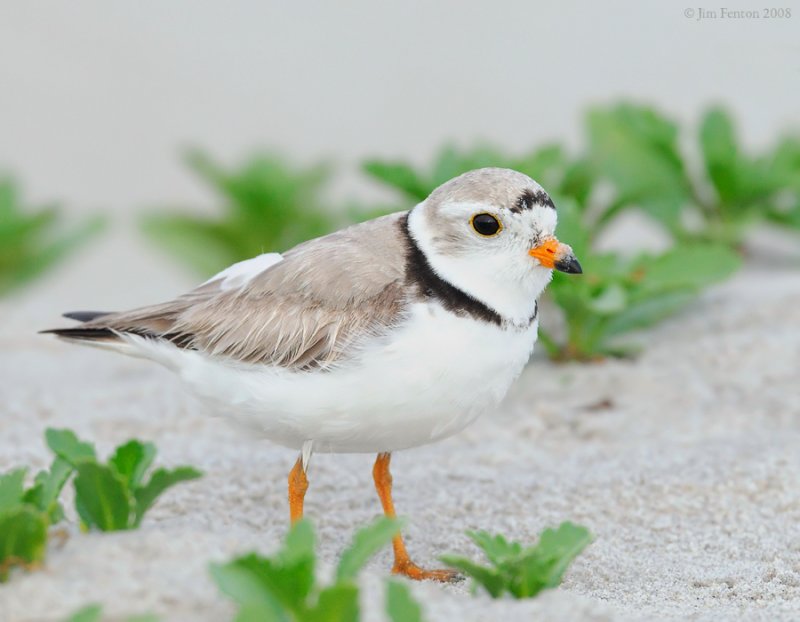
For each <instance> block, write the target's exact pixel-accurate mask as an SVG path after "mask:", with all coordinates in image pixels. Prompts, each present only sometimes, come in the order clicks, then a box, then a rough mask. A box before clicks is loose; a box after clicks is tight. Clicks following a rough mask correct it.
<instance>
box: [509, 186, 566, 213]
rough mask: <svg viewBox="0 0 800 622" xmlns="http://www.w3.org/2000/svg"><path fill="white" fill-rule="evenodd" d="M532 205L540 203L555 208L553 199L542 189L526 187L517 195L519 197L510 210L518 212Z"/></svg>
mask: <svg viewBox="0 0 800 622" xmlns="http://www.w3.org/2000/svg"><path fill="white" fill-rule="evenodd" d="M534 205H541V206H543V207H549V208H551V209H555V208H556V206H555V205H554V204H553V200H552V199H551V198H550V197H549V195H548V194H547V193H546V192H545V191H544V190H530V189H528V190H524V191H523V192H522V194H521V195H519V198H518V199H517V201H516V203H514V205H513V207H512V208H511V211H512V212H514V213H517V214H519V213H520V212H521V211H522V210H526V209H531V208H533V206H534Z"/></svg>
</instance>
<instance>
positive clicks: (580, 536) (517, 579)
mask: <svg viewBox="0 0 800 622" xmlns="http://www.w3.org/2000/svg"><path fill="white" fill-rule="evenodd" d="M469 535H470V537H471V538H472V539H473V540H474V541H475V543H476V544H478V546H480V547H481V548H482V549H483V550H484V552H485V553H486V555H487V557H488V558H489V561H490V562H491V565H490V566H488V567H487V566H480V565H479V564H476V563H475V562H473V561H472V560H469V559H466V558H464V557H457V556H445V557H443V558H442V560H443V561H444V562H445V563H446V564H447V565H448V566H452V567H454V568H456V569H458V570H460V571H461V572H463V573H464V574H466V575H468V576H470V577H472V578H473V580H474V581H475V582H476V583H477V584H478V585H481V586H483V587H484V589H486V591H487V592H488V593H489V595H490V596H492V598H499V597H500V596H502V595H503V593H504V592H506V591H508V592H509V593H510V594H511V595H512V596H514V597H516V598H529V597H531V596H535V595H536V594H537V593H539V592H540V591H541V590H543V589H545V588H550V587H555V586H557V585H558V584H559V583H560V582H561V579H562V577H563V575H564V572H565V571H566V569H567V566H568V565H569V564H570V563H571V562H572V560H574V559H575V557H576V556H577V555H578V554H579V553H580V552H581V551H582V550H583V549H584V548H585V547H586V546H587V545H588V544H589V542H591V536H590V534H589V531H588V530H587V529H586V528H585V527H579V526H577V525H574V524H572V523H562V524H561V525H560V526H559V527H558V528H557V529H545V530H544V531H543V532H542V534H541V536H540V538H539V542H538V543H537V544H536V545H535V546H532V547H528V548H522V546H521V545H520V544H518V543H515V542H508V541H507V540H506V539H505V538H503V537H502V536H490V535H489V534H487V533H486V532H474V533H470V534H469Z"/></svg>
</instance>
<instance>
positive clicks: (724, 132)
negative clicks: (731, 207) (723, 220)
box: [700, 108, 739, 201]
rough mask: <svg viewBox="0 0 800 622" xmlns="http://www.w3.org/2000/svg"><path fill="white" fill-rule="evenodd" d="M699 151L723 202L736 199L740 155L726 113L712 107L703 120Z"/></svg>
mask: <svg viewBox="0 0 800 622" xmlns="http://www.w3.org/2000/svg"><path fill="white" fill-rule="evenodd" d="M700 148H701V150H702V152H703V157H704V159H705V164H706V171H707V172H708V176H709V177H710V178H711V181H712V183H713V184H714V187H715V188H716V190H717V194H719V197H720V199H721V200H723V201H733V200H735V199H736V198H737V195H738V194H739V184H738V179H739V154H738V147H737V144H736V135H735V132H734V128H733V121H732V119H731V117H730V116H729V115H728V113H727V112H726V111H725V110H723V109H721V108H712V109H711V110H709V111H708V112H707V113H706V114H705V116H704V117H703V120H702V122H701V124H700Z"/></svg>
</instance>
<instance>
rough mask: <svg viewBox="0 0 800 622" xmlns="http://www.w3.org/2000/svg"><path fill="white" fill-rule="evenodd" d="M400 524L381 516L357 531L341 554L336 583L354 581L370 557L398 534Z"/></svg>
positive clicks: (395, 520)
mask: <svg viewBox="0 0 800 622" xmlns="http://www.w3.org/2000/svg"><path fill="white" fill-rule="evenodd" d="M401 525H402V522H401V521H398V520H397V519H392V518H387V517H385V516H382V517H380V518H378V519H377V520H375V521H374V522H373V523H372V524H371V525H368V526H367V527H363V528H362V529H359V530H358V531H357V532H356V534H355V536H353V542H352V544H351V545H350V546H349V547H348V548H347V549H346V550H345V551H344V552H343V553H342V557H341V559H340V560H339V566H338V568H337V569H336V579H337V581H349V580H353V579H355V577H356V575H357V574H358V573H359V572H360V571H361V569H362V568H363V567H364V565H365V564H366V563H367V562H368V561H369V559H370V557H372V556H373V555H375V553H377V552H378V551H380V550H381V549H382V548H383V547H384V546H386V545H387V544H389V543H390V542H391V541H392V538H394V537H395V536H396V535H397V534H398V533H400V528H401Z"/></svg>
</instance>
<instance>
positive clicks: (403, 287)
mask: <svg viewBox="0 0 800 622" xmlns="http://www.w3.org/2000/svg"><path fill="white" fill-rule="evenodd" d="M556 223H557V212H556V207H555V205H554V203H553V200H552V199H551V197H550V196H549V195H548V194H547V192H545V190H544V189H543V188H542V187H541V186H540V185H539V184H538V183H537V182H535V181H534V180H533V179H531V178H530V177H528V176H527V175H525V174H523V173H520V172H517V171H514V170H511V169H504V168H482V169H476V170H472V171H469V172H466V173H464V174H462V175H460V176H458V177H455V178H453V179H451V180H449V181H447V182H445V183H444V184H442V185H440V186H439V187H437V188H436V189H434V190H433V191H432V192H431V193H430V195H429V196H428V197H427V198H426V199H425V200H423V201H422V202H421V203H419V204H417V205H415V206H414V207H413V208H411V209H410V210H408V211H401V212H396V213H393V214H389V215H386V216H381V217H378V218H375V219H372V220H368V221H365V222H362V223H359V224H355V225H352V226H350V227H347V228H344V229H341V230H339V231H336V232H334V233H331V234H328V235H325V236H322V237H319V238H316V239H312V240H309V241H306V242H303V243H301V244H299V245H297V246H295V247H294V248H292V249H290V250H288V251H286V252H284V253H282V254H279V253H265V254H262V255H259V256H257V257H254V258H252V259H247V260H245V261H241V262H239V263H236V264H234V265H232V266H231V267H229V268H227V269H225V270H223V271H222V272H220V273H219V274H217V275H215V276H213V277H212V278H210V279H209V280H207V281H206V282H204V283H202V284H201V285H199V286H198V287H196V288H195V289H192V290H191V291H189V292H188V293H185V294H183V295H181V296H178V297H177V298H175V299H173V300H170V301H168V302H165V303H161V304H155V305H150V306H144V307H141V308H136V309H133V310H130V311H122V312H113V313H111V312H97V311H80V312H71V313H65V314H64V317H67V318H70V319H73V320H77V321H79V322H81V323H80V324H79V325H74V326H72V327H69V328H56V329H50V330H46V331H42V332H44V333H51V334H54V335H56V336H58V337H60V338H62V339H65V340H68V341H70V342H75V343H79V344H84V345H92V346H96V347H100V348H104V349H107V350H112V351H116V352H119V353H122V354H127V355H130V356H134V357H140V358H144V359H148V360H151V361H154V362H157V363H160V364H161V365H163V366H164V367H166V368H168V369H170V370H172V371H173V372H175V373H176V374H177V375H178V376H179V377H180V378H181V379H182V380H183V382H184V383H185V384H186V385H187V386H188V388H189V389H190V391H191V392H193V393H194V394H196V395H197V396H199V398H200V400H201V402H204V403H205V404H206V405H207V406H209V407H210V409H211V411H212V412H215V413H218V414H221V415H223V416H224V417H227V418H229V419H231V420H232V421H234V422H236V423H237V424H240V425H243V426H245V427H246V428H247V429H248V430H249V431H250V432H251V433H252V434H253V435H254V436H257V437H261V438H266V439H268V440H271V441H273V442H274V443H277V444H279V445H282V446H285V447H288V448H290V449H292V450H295V451H297V452H299V453H298V457H297V461H296V462H295V463H294V466H293V467H292V469H291V470H290V472H289V477H288V501H289V518H290V522H291V524H293V523H295V522H297V521H298V520H300V519H301V518H302V517H303V502H304V498H305V494H306V491H307V489H308V485H309V483H308V469H309V463H310V460H311V456H312V455H313V454H314V453H320V452H323V453H374V454H377V456H376V459H375V462H374V466H373V469H372V475H373V480H374V484H375V488H376V491H377V494H378V497H379V500H380V502H381V505H382V508H383V511H384V513H385V515H386V516H388V517H391V518H393V517H395V508H394V503H393V500H392V475H391V471H390V460H391V457H392V454H393V453H394V452H397V451H401V450H404V449H409V448H412V447H417V446H421V445H425V444H428V443H434V442H436V441H439V440H441V439H444V438H446V437H448V436H451V435H453V434H455V433H456V432H459V431H460V430H462V429H463V428H465V427H466V426H467V425H469V424H470V423H472V422H473V421H474V420H475V419H476V418H477V417H478V416H479V415H481V414H483V413H485V412H487V411H491V410H492V409H494V408H495V407H497V406H498V404H499V403H500V402H501V400H502V399H503V397H504V396H505V395H506V392H507V391H508V389H509V388H510V386H511V385H512V383H513V382H514V380H515V379H516V378H517V377H518V376H519V374H520V373H521V372H522V369H523V367H524V366H525V365H526V363H527V362H528V359H529V358H530V356H531V353H532V351H533V347H534V344H535V342H536V338H537V330H538V324H539V305H538V299H539V297H540V295H541V294H542V292H543V291H544V289H545V287H546V286H547V284H548V283H549V282H550V280H551V278H552V273H553V270H559V271H561V272H565V273H570V274H578V273H581V272H582V269H581V265H580V263H579V261H578V259H577V258H576V257H575V254H574V253H573V251H572V248H571V247H570V246H569V245H567V244H564V243H562V242H559V241H558V239H557V238H556V236H555V228H556ZM392 544H393V552H394V564H393V567H392V571H393V572H394V573H396V574H401V575H406V576H407V577H409V578H411V579H418V580H426V579H429V580H437V581H452V580H455V579H456V577H457V575H456V573H454V572H452V571H450V570H446V569H434V570H426V569H424V568H423V567H421V566H419V565H417V564H416V563H414V562H413V561H412V559H411V557H410V555H409V553H408V551H407V549H406V547H405V544H404V541H403V538H402V535H401V534H399V533H398V534H397V535H396V536H395V537H394V540H393V542H392Z"/></svg>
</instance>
